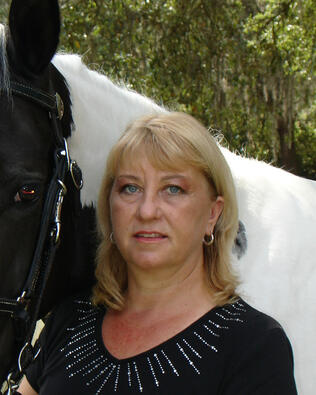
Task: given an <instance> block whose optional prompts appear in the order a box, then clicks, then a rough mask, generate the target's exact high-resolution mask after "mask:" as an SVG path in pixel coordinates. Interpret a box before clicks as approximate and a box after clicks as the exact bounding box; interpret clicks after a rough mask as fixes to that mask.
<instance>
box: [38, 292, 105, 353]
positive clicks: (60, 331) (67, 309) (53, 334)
mask: <svg viewBox="0 0 316 395" xmlns="http://www.w3.org/2000/svg"><path fill="white" fill-rule="evenodd" d="M99 310H100V309H99V308H98V307H96V306H94V305H93V304H92V302H91V297H90V292H88V291H87V292H82V293H79V294H76V295H73V296H71V297H68V298H67V299H65V300H64V301H62V302H61V303H59V304H58V305H57V306H55V307H54V308H53V310H52V311H51V313H49V315H48V316H47V317H46V319H45V325H44V329H43V333H42V335H41V337H42V341H43V340H44V341H45V343H46V347H48V348H49V347H50V344H51V343H53V344H55V343H56V341H60V340H61V339H62V338H64V336H65V334H66V333H67V332H68V331H69V328H71V327H73V326H76V325H78V322H80V321H82V320H85V319H86V318H87V317H89V316H92V315H97V314H98V312H99Z"/></svg>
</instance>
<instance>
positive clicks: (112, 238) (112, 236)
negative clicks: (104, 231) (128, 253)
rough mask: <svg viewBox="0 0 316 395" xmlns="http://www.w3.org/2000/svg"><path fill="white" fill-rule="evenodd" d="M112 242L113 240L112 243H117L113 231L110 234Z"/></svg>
mask: <svg viewBox="0 0 316 395" xmlns="http://www.w3.org/2000/svg"><path fill="white" fill-rule="evenodd" d="M110 242H111V243H112V244H115V240H114V235H113V232H111V234H110Z"/></svg>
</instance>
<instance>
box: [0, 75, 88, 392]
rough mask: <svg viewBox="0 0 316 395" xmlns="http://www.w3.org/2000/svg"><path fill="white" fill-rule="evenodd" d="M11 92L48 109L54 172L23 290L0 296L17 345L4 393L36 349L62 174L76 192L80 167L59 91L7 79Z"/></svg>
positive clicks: (0, 305) (56, 233)
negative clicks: (65, 134) (70, 147)
mask: <svg viewBox="0 0 316 395" xmlns="http://www.w3.org/2000/svg"><path fill="white" fill-rule="evenodd" d="M11 92H12V95H15V96H19V97H22V98H25V99H27V100H30V101H32V102H33V103H35V104H37V105H39V106H41V107H42V108H44V109H45V110H47V111H48V114H49V117H50V119H51V122H52V129H53V135H54V154H53V156H54V158H53V159H54V171H53V175H52V177H51V180H50V182H49V186H48V190H47V194H46V198H45V202H44V207H43V212H42V217H41V223H40V229H39V235H38V240H37V245H36V248H35V252H34V255H33V259H32V264H31V267H30V270H29V273H28V277H27V280H26V283H25V285H24V287H23V290H22V292H21V294H20V296H19V297H18V298H16V299H12V298H4V297H0V314H6V315H9V316H10V318H11V319H12V320H13V322H14V330H15V337H16V339H17V341H18V343H19V344H20V347H21V351H20V353H19V357H18V363H17V365H18V366H17V367H16V368H15V369H14V370H12V371H11V372H10V373H9V375H8V378H7V384H8V390H7V394H8V395H9V394H13V393H14V390H15V389H16V388H17V385H18V382H19V380H20V379H21V377H22V375H23V373H24V372H25V369H26V368H27V367H28V366H29V364H30V363H31V362H32V361H33V360H34V359H35V358H36V356H37V355H38V354H39V351H40V350H34V349H33V347H32V344H31V341H32V338H33V334H34V331H35V327H36V321H37V319H38V317H39V310H40V305H41V302H42V298H43V294H44V291H45V286H46V283H47V280H48V276H49V273H50V271H51V267H52V264H53V261H54V256H55V253H56V250H57V247H58V244H59V241H60V229H61V210H62V205H63V200H64V196H65V195H66V193H67V187H66V181H65V180H66V177H67V176H68V175H71V179H72V181H73V182H72V185H71V186H70V187H71V188H73V190H74V191H75V193H77V194H80V189H81V187H82V176H81V170H80V168H79V167H78V165H77V164H76V162H75V161H72V160H71V159H70V156H69V152H68V146H67V142H66V140H65V139H64V137H63V134H62V125H61V119H62V117H63V112H64V108H63V102H62V99H61V97H60V96H59V94H58V93H55V94H48V93H46V92H43V91H41V90H39V89H34V88H33V87H31V86H28V85H25V84H22V83H20V82H17V81H11ZM78 201H80V200H79V199H78ZM0 385H1V383H0Z"/></svg>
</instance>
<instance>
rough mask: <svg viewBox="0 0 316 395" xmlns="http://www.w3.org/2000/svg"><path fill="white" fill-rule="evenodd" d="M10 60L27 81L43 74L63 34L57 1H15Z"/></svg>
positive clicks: (11, 10)
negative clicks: (27, 78)
mask: <svg viewBox="0 0 316 395" xmlns="http://www.w3.org/2000/svg"><path fill="white" fill-rule="evenodd" d="M9 28H10V37H11V40H10V41H9V47H8V52H9V58H10V61H11V62H12V63H13V64H14V65H13V67H14V68H15V69H17V71H18V72H21V73H22V74H24V75H26V76H27V77H34V76H36V75H38V74H40V73H41V72H42V71H43V70H44V69H45V68H46V67H47V66H48V64H49V63H50V61H51V59H52V57H53V56H54V54H55V52H56V49H57V46H58V41H59V33H60V16H59V6H58V0H12V3H11V8H10V14H9Z"/></svg>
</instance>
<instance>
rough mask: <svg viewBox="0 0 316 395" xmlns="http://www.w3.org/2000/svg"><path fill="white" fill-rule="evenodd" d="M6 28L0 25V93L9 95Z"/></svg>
mask: <svg viewBox="0 0 316 395" xmlns="http://www.w3.org/2000/svg"><path fill="white" fill-rule="evenodd" d="M6 47H7V28H6V26H4V25H2V24H0V89H1V93H4V94H6V95H9V93H10V75H9V68H8V60H7V48H6Z"/></svg>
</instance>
